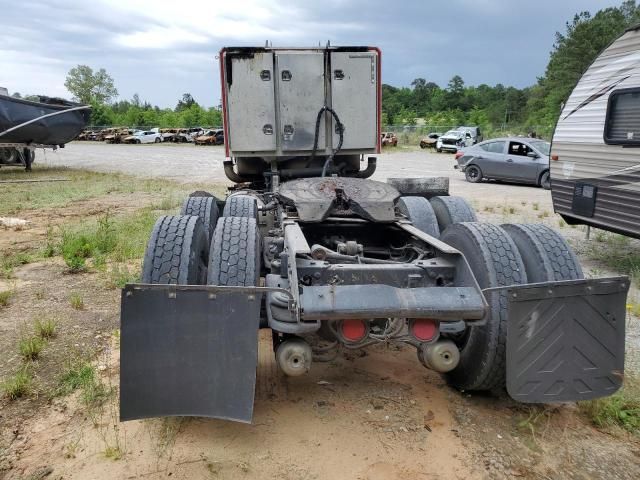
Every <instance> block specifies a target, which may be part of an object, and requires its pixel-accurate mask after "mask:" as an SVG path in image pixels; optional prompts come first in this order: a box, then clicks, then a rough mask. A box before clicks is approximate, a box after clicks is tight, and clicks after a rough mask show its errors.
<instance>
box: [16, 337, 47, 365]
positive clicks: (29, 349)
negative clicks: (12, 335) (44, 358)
mask: <svg viewBox="0 0 640 480" xmlns="http://www.w3.org/2000/svg"><path fill="white" fill-rule="evenodd" d="M44 346H45V342H44V340H42V338H40V337H35V336H34V337H25V338H22V339H21V340H20V342H19V343H18V350H19V351H20V355H22V358H23V359H24V360H25V361H29V360H36V359H37V358H38V357H39V356H40V353H41V352H42V349H43V348H44Z"/></svg>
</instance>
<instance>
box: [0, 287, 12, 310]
mask: <svg viewBox="0 0 640 480" xmlns="http://www.w3.org/2000/svg"><path fill="white" fill-rule="evenodd" d="M12 296H13V290H3V291H2V292H0V307H6V306H8V305H9V300H11V297H12Z"/></svg>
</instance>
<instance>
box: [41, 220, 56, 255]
mask: <svg viewBox="0 0 640 480" xmlns="http://www.w3.org/2000/svg"><path fill="white" fill-rule="evenodd" d="M57 253H58V245H57V242H56V236H55V234H54V233H53V228H51V227H48V228H47V237H46V242H45V245H44V249H43V250H42V256H43V257H44V258H51V257H53V256H55V255H57Z"/></svg>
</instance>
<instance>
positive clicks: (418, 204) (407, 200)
mask: <svg viewBox="0 0 640 480" xmlns="http://www.w3.org/2000/svg"><path fill="white" fill-rule="evenodd" d="M396 206H397V207H398V210H399V211H400V213H402V214H403V215H406V216H407V218H408V219H409V220H411V223H413V226H414V227H416V228H417V229H418V230H422V231H423V232H424V233H426V234H428V235H431V236H432V237H435V238H440V227H438V218H437V217H436V214H435V212H434V211H433V207H432V206H431V204H430V203H429V201H428V200H427V199H426V198H424V197H400V199H399V200H398V203H397V204H396Z"/></svg>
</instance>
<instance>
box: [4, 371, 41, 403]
mask: <svg viewBox="0 0 640 480" xmlns="http://www.w3.org/2000/svg"><path fill="white" fill-rule="evenodd" d="M32 380H33V377H32V376H31V372H30V371H29V369H28V368H27V367H24V368H22V370H20V371H19V372H18V373H16V374H14V375H12V376H10V377H9V378H7V379H6V380H5V381H4V382H2V384H1V385H0V388H1V389H2V394H3V395H4V396H5V397H6V398H8V399H9V400H17V399H18V398H20V397H24V396H25V395H27V394H28V393H29V391H30V390H31V381H32Z"/></svg>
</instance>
